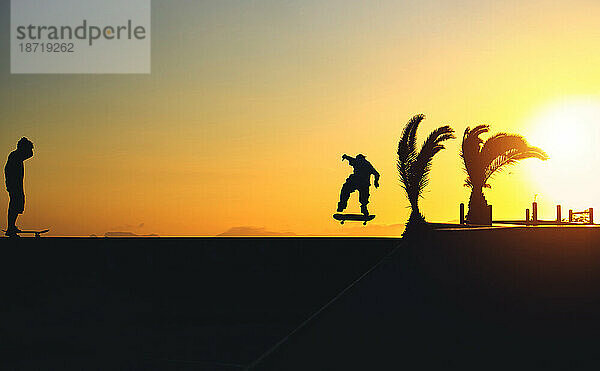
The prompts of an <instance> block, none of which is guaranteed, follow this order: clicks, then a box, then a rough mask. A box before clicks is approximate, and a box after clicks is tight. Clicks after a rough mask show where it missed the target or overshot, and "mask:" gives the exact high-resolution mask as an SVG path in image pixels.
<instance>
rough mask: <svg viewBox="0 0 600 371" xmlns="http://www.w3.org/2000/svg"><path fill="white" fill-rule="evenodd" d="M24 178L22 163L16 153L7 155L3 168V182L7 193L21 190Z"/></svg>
mask: <svg viewBox="0 0 600 371" xmlns="http://www.w3.org/2000/svg"><path fill="white" fill-rule="evenodd" d="M24 176H25V169H24V168H23V161H22V160H21V159H20V158H19V155H18V154H17V151H13V152H11V153H10V155H8V160H7V161H6V166H4V181H5V183H6V189H7V190H8V191H9V192H14V191H21V190H23V177H24Z"/></svg>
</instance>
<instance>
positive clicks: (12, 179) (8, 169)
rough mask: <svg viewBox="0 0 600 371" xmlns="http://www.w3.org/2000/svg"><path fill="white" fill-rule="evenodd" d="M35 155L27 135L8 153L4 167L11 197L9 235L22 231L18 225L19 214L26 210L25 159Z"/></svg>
mask: <svg viewBox="0 0 600 371" xmlns="http://www.w3.org/2000/svg"><path fill="white" fill-rule="evenodd" d="M31 157H33V143H31V141H30V140H29V139H27V138H25V137H23V138H21V139H20V140H19V142H18V143H17V149H16V150H15V151H12V152H11V153H10V155H8V160H7V161H6V166H5V167H4V179H5V182H6V190H7V191H8V195H9V197H10V202H9V204H8V227H7V228H6V235H7V236H11V237H14V236H17V233H19V232H21V230H19V228H17V226H16V222H17V216H19V214H23V211H24V210H25V191H24V190H23V177H24V175H25V169H24V167H23V161H25V160H27V159H29V158H31Z"/></svg>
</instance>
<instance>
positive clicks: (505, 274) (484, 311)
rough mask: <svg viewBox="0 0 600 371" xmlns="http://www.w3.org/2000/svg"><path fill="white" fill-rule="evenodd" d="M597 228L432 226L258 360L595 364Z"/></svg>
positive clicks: (599, 291)
mask: <svg viewBox="0 0 600 371" xmlns="http://www.w3.org/2000/svg"><path fill="white" fill-rule="evenodd" d="M599 339H600V228H598V227H541V228H526V227H516V228H501V229H478V230H446V231H436V232H432V233H431V234H430V235H429V236H426V237H423V238H422V239H420V240H418V241H412V242H410V243H409V242H408V241H403V243H402V246H401V247H400V248H398V250H396V251H395V253H394V254H392V255H391V256H390V257H388V258H386V259H385V260H384V261H383V262H382V263H381V264H380V265H379V266H377V267H376V268H375V269H374V270H373V271H372V272H371V273H370V274H369V275H367V276H366V277H365V278H364V279H362V280H360V281H359V282H357V283H356V285H354V286H353V287H352V288H350V289H349V290H348V291H347V292H346V293H345V294H344V295H342V296H341V297H340V298H339V299H338V300H336V301H335V302H334V303H332V304H331V305H330V306H328V307H327V309H325V310H324V311H323V312H321V313H320V314H319V315H318V316H316V317H315V318H314V319H313V320H311V321H309V322H308V323H307V324H306V325H305V326H303V327H302V328H301V329H299V330H298V331H297V332H296V333H295V334H294V335H292V336H290V337H289V338H288V339H287V340H286V341H285V342H284V343H283V344H281V346H279V347H277V348H276V349H274V350H273V352H272V353H270V354H268V355H266V356H265V357H263V358H261V359H260V360H259V361H258V362H257V363H256V364H255V366H256V367H255V369H257V370H348V369H362V370H379V369H409V370H414V369H480V370H487V369H520V370H521V369H525V370H527V369H557V368H558V369H578V368H590V369H597V366H598V365H599V364H600V353H599V352H598V346H599V345H600V340H599Z"/></svg>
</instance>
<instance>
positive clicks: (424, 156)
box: [396, 114, 455, 233]
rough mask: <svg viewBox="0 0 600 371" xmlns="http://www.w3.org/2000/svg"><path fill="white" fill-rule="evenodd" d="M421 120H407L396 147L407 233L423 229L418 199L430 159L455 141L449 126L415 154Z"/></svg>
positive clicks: (433, 136)
mask: <svg viewBox="0 0 600 371" xmlns="http://www.w3.org/2000/svg"><path fill="white" fill-rule="evenodd" d="M424 118H425V115H423V114H419V115H416V116H414V117H413V118H412V119H410V121H409V122H408V123H407V124H406V126H405V127H404V131H402V138H400V142H399V143H398V162H397V165H396V166H397V168H398V173H399V174H400V183H401V184H402V188H404V191H405V192H406V197H407V198H408V202H409V203H410V208H411V213H410V217H409V219H408V224H407V225H406V231H407V232H408V231H411V230H413V229H415V228H417V227H423V226H425V225H426V223H425V218H424V217H423V215H421V212H420V211H419V197H422V193H423V190H424V189H425V187H426V186H427V184H428V183H429V171H430V170H431V162H432V160H433V156H435V155H436V153H438V152H439V151H441V150H442V149H444V146H443V145H442V144H441V143H442V142H443V141H445V140H448V139H454V138H455V136H454V130H453V129H452V128H451V127H450V126H448V125H446V126H441V127H439V128H437V129H435V130H434V131H432V132H431V134H429V137H427V140H426V141H425V142H424V143H423V145H422V146H421V150H420V151H418V152H417V145H416V140H417V128H418V126H419V124H420V123H421V121H423V119H424ZM405 233H406V232H405Z"/></svg>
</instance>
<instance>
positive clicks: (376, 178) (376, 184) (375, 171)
mask: <svg viewBox="0 0 600 371" xmlns="http://www.w3.org/2000/svg"><path fill="white" fill-rule="evenodd" d="M371 169H372V171H371V174H373V176H374V177H375V183H374V185H375V188H377V187H379V173H378V172H377V170H375V168H374V167H373V166H372V165H371Z"/></svg>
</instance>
